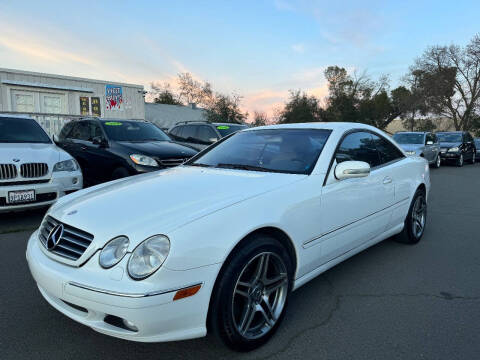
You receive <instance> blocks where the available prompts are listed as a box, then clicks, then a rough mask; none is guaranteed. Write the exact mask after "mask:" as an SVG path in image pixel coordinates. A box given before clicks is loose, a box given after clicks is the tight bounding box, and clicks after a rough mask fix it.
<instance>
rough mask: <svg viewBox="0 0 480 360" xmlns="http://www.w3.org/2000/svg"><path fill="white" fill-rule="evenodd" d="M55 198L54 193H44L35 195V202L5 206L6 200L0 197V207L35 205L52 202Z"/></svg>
mask: <svg viewBox="0 0 480 360" xmlns="http://www.w3.org/2000/svg"><path fill="white" fill-rule="evenodd" d="M56 198H57V193H56V192H50V193H44V194H37V195H36V197H35V201H25V202H20V203H15V204H7V198H5V197H1V196H0V207H2V206H16V205H25V204H37V203H42V202H46V201H52V200H55V199H56Z"/></svg>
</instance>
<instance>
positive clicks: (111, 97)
mask: <svg viewBox="0 0 480 360" xmlns="http://www.w3.org/2000/svg"><path fill="white" fill-rule="evenodd" d="M105 100H106V109H107V110H122V104H123V95H122V87H121V86H117V85H105Z"/></svg>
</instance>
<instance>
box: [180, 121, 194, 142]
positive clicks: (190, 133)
mask: <svg viewBox="0 0 480 360" xmlns="http://www.w3.org/2000/svg"><path fill="white" fill-rule="evenodd" d="M196 133H197V126H195V125H186V126H185V127H184V128H183V133H182V138H183V139H185V140H187V141H191V140H195V139H196V137H197V136H196Z"/></svg>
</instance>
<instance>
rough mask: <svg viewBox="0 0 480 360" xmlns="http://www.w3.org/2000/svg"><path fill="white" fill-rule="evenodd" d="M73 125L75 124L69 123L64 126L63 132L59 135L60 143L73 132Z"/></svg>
mask: <svg viewBox="0 0 480 360" xmlns="http://www.w3.org/2000/svg"><path fill="white" fill-rule="evenodd" d="M73 124H74V123H73V122H69V123H66V124H65V125H64V126H63V128H62V131H60V134H59V135H58V138H59V140H60V141H62V140H64V139H65V138H66V137H67V135H68V133H69V132H70V131H71V130H72V127H73Z"/></svg>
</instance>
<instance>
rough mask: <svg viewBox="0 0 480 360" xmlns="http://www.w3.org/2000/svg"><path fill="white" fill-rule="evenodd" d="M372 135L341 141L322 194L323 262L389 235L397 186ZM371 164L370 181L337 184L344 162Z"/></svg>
mask: <svg viewBox="0 0 480 360" xmlns="http://www.w3.org/2000/svg"><path fill="white" fill-rule="evenodd" d="M374 140H375V139H374V136H373V134H372V133H370V132H366V131H355V132H352V133H349V134H347V135H346V136H344V138H343V139H342V140H341V141H340V144H339V146H338V148H337V150H336V152H335V155H334V159H333V164H332V167H331V170H330V174H329V177H328V179H327V182H326V184H325V186H324V187H323V190H322V200H321V201H322V204H321V208H322V212H321V218H322V230H323V231H322V232H323V233H322V235H321V236H320V237H319V241H321V242H322V256H321V261H322V262H326V261H329V260H332V259H334V258H336V257H338V256H341V255H342V254H344V253H346V252H348V251H350V250H352V249H353V248H355V247H358V246H360V245H362V244H363V243H365V242H367V241H368V240H371V239H373V238H375V237H376V236H378V235H380V234H381V233H383V232H384V231H385V228H386V225H387V224H388V222H389V218H390V211H389V207H390V206H391V205H392V204H393V201H394V183H393V178H392V176H391V174H390V170H389V167H388V166H381V165H382V160H381V158H380V154H379V152H378V150H377V149H376V146H375V142H374ZM348 160H355V161H364V162H367V163H369V164H370V166H371V172H370V174H369V175H368V176H367V177H363V178H354V179H346V180H337V179H336V178H335V176H334V175H333V172H334V170H335V166H336V165H337V164H338V163H340V162H343V161H348Z"/></svg>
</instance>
